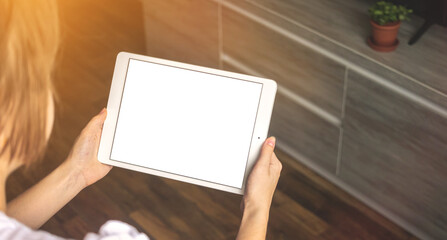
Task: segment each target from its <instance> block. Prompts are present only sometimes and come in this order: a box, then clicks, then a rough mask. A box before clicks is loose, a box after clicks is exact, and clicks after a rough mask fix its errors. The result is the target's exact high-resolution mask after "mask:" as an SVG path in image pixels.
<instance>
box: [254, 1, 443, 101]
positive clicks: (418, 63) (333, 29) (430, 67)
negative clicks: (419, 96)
mask: <svg viewBox="0 0 447 240" xmlns="http://www.w3.org/2000/svg"><path fill="white" fill-rule="evenodd" d="M249 2H253V3H255V4H256V5H259V6H261V7H263V8H266V9H269V10H271V11H273V12H275V13H277V14H279V15H282V16H284V17H287V18H288V19H290V20H292V21H294V22H297V23H300V24H303V25H304V26H306V27H308V28H310V29H312V30H314V31H316V32H319V33H321V34H323V35H325V36H327V37H329V38H330V39H332V40H335V41H336V42H338V43H340V44H342V45H344V46H347V47H348V48H349V49H351V50H352V51H353V52H357V53H360V54H362V55H366V56H368V57H370V58H372V59H374V60H375V61H377V62H379V63H381V64H384V65H387V66H390V67H391V68H392V69H395V70H397V71H399V72H401V73H404V74H406V75H408V76H410V77H412V78H414V79H416V80H418V81H420V82H421V83H423V84H426V85H428V86H430V87H432V88H434V89H437V90H439V91H441V92H443V93H444V94H447V81H445V76H447V34H445V29H444V28H443V27H441V26H438V25H434V26H432V27H430V29H429V30H428V31H427V32H426V33H425V34H424V36H423V37H422V38H421V39H420V40H419V41H418V42H417V43H416V44H414V45H412V46H409V45H408V44H407V42H408V40H409V39H410V38H411V37H412V36H413V34H414V33H415V32H416V31H417V29H418V28H419V27H420V26H422V24H423V20H422V19H421V18H419V17H417V16H413V17H412V20H411V21H410V22H403V23H402V26H401V28H400V30H399V36H398V38H399V39H400V44H399V47H398V48H397V50H396V51H395V52H392V53H379V52H375V51H373V50H372V49H371V48H370V47H369V46H368V45H367V44H366V38H367V37H368V36H370V34H371V33H370V29H371V27H370V25H369V19H368V14H367V9H368V7H369V6H370V5H372V3H373V2H374V1H372V0H367V1H354V0H349V1H346V0H336V1H325V0H316V1H305V0H299V1H296V0H293V1H292V0H280V1H276V0H249ZM363 61H369V60H368V59H363V60H362V62H363ZM362 62H359V64H362Z"/></svg>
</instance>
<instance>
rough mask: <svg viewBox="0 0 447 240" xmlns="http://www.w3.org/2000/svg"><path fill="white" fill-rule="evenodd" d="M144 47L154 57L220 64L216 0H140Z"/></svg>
mask: <svg viewBox="0 0 447 240" xmlns="http://www.w3.org/2000/svg"><path fill="white" fill-rule="evenodd" d="M142 2H143V5H144V6H143V7H144V25H145V35H146V51H147V54H148V55H150V56H153V57H160V58H165V59H170V60H175V61H180V62H186V63H191V64H197V65H202V66H207V67H213V68H218V67H219V58H218V55H219V51H218V49H219V48H218V45H219V44H218V34H217V31H218V26H217V3H216V2H214V1H209V0H190V1H183V0H172V1H171V0H170V1H155V0H143V1H142Z"/></svg>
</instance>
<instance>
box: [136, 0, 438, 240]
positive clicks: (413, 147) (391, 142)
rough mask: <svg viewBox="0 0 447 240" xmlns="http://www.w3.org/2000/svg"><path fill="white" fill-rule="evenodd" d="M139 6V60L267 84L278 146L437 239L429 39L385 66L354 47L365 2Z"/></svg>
mask: <svg viewBox="0 0 447 240" xmlns="http://www.w3.org/2000/svg"><path fill="white" fill-rule="evenodd" d="M143 2H144V6H145V27H146V42H147V53H148V55H151V56H155V57H161V58H166V59H173V60H177V61H182V62H187V63H192V64H198V65H203V66H208V67H214V68H217V67H222V68H223V69H225V70H230V71H236V72H242V73H246V74H251V75H258V76H261V77H268V78H272V79H274V80H276V81H277V83H278V94H277V99H276V102H275V107H274V110H273V116H272V121H271V127H270V134H271V135H275V136H277V138H278V147H280V148H281V147H282V148H283V150H286V149H288V150H286V152H288V153H290V154H291V155H292V156H294V157H295V158H297V160H299V161H302V162H303V163H305V164H307V165H308V166H309V167H311V168H312V169H314V170H315V171H317V172H318V173H319V174H321V175H323V176H325V177H327V178H328V179H330V180H332V181H333V182H334V183H335V184H338V185H339V186H340V187H342V188H344V189H345V190H347V191H348V192H350V193H351V194H353V195H355V196H357V197H359V199H362V200H364V201H365V202H366V203H368V204H370V206H372V207H373V208H375V209H376V210H378V211H380V212H381V213H382V214H383V215H385V216H387V217H388V218H390V219H391V220H393V221H395V222H396V223H398V224H400V225H401V226H403V227H405V228H406V229H407V230H408V231H410V232H412V233H413V234H415V235H417V236H418V237H421V238H424V237H427V238H439V239H447V230H446V229H447V218H446V216H447V97H446V95H445V89H447V88H446V87H447V85H446V84H445V81H443V80H444V79H443V78H445V76H447V70H446V68H443V66H445V63H446V62H447V61H445V58H443V56H445V54H444V53H445V51H444V50H445V49H447V48H445V46H446V45H445V41H444V40H443V39H445V37H442V36H441V37H440V36H438V34H440V33H439V31H438V30H437V29H434V28H431V31H436V34H431V36H430V37H427V38H425V36H424V39H426V40H425V41H427V42H426V43H425V45H424V43H423V42H421V43H418V45H417V46H416V45H414V46H411V47H410V46H407V45H406V44H400V46H399V48H398V49H397V50H396V52H394V53H389V54H387V55H385V54H383V53H376V52H373V51H372V50H371V49H370V48H369V47H368V46H367V44H366V43H365V39H366V37H367V35H368V34H369V30H368V24H369V23H368V21H367V20H366V21H364V22H363V18H365V19H367V15H366V12H365V11H366V10H365V9H367V7H366V8H365V6H366V5H365V4H367V2H364V1H360V2H358V1H354V0H351V1H341V0H337V1H335V2H327V1H324V0H318V1H295V2H293V1H261V0H255V1H238V0H221V1H217V0H215V1H212V0H189V1H181V0H173V1H161V0H158V1H156V0H144V1H143ZM346 6H349V7H346ZM322 12H323V13H325V14H321V13H322ZM326 13H327V14H326ZM315 18H317V19H315ZM359 21H361V22H362V23H359ZM361 24H363V25H365V26H366V27H365V26H363V25H361ZM309 26H311V27H309ZM312 27H315V28H312ZM409 30H411V26H408V25H406V26H405V24H402V28H401V32H400V37H402V36H409V35H410V34H409V33H410V32H411V31H409ZM402 34H403V35H402ZM442 34H444V33H442ZM428 45H430V46H429V47H428ZM423 52H426V53H428V54H425V55H424V56H423V57H420V56H422V53H423ZM433 56H435V57H433ZM424 57H425V58H424ZM427 59H431V60H432V59H441V60H437V61H436V63H435V64H433V63H432V62H431V60H427ZM365 76H367V77H365ZM440 113H441V114H440ZM340 139H341V141H340ZM304 159H305V160H304Z"/></svg>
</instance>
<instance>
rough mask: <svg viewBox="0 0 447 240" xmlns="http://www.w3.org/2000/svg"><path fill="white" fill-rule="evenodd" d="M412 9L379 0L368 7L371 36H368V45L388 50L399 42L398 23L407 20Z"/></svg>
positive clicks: (375, 48)
mask: <svg viewBox="0 0 447 240" xmlns="http://www.w3.org/2000/svg"><path fill="white" fill-rule="evenodd" d="M412 12H413V10H411V9H408V8H406V7H404V6H401V5H399V6H398V5H395V4H393V3H391V2H386V1H379V2H376V3H375V4H374V5H373V6H371V7H370V8H369V15H370V17H371V19H370V22H371V25H372V37H369V38H368V44H369V46H370V47H371V48H372V49H374V50H376V51H380V52H390V51H393V50H394V49H396V47H397V45H398V44H399V40H397V32H398V31H399V27H400V23H401V21H404V20H409V17H408V16H409V14H410V13H412Z"/></svg>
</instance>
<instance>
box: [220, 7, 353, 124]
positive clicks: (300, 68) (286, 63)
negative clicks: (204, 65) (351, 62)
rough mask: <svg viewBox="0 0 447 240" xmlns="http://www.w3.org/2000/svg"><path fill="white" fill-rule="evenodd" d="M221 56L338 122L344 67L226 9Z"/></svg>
mask: <svg viewBox="0 0 447 240" xmlns="http://www.w3.org/2000/svg"><path fill="white" fill-rule="evenodd" d="M222 22H223V23H222V32H223V34H222V46H223V53H224V54H226V55H229V56H231V57H232V58H234V59H236V60H237V61H240V62H241V63H242V64H244V65H246V66H248V67H250V68H252V69H256V71H257V72H259V73H261V74H262V75H263V76H265V77H268V78H272V79H274V80H275V81H277V83H278V84H279V85H282V86H284V87H285V88H287V89H289V90H290V91H292V92H293V93H295V94H297V95H299V96H300V97H302V98H305V99H307V100H309V101H311V102H313V103H315V104H316V105H317V106H319V107H321V108H322V109H324V110H325V111H327V112H328V113H330V114H332V115H333V116H335V117H337V118H339V117H340V115H341V105H342V96H343V81H344V74H345V67H344V66H343V65H341V64H339V63H337V62H335V61H333V60H331V59H328V58H326V57H325V56H322V55H321V54H319V53H316V52H314V51H313V50H311V49H309V48H306V47H305V46H303V45H301V44H298V43H296V42H295V41H293V40H291V39H289V38H286V37H284V36H282V35H280V34H278V33H277V32H275V31H272V30H271V29H269V28H266V27H265V26H263V25H261V24H259V23H256V22H253V21H252V20H250V19H248V18H247V17H245V16H242V15H240V14H239V13H236V12H234V11H232V10H231V9H228V8H223V9H222Z"/></svg>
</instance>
